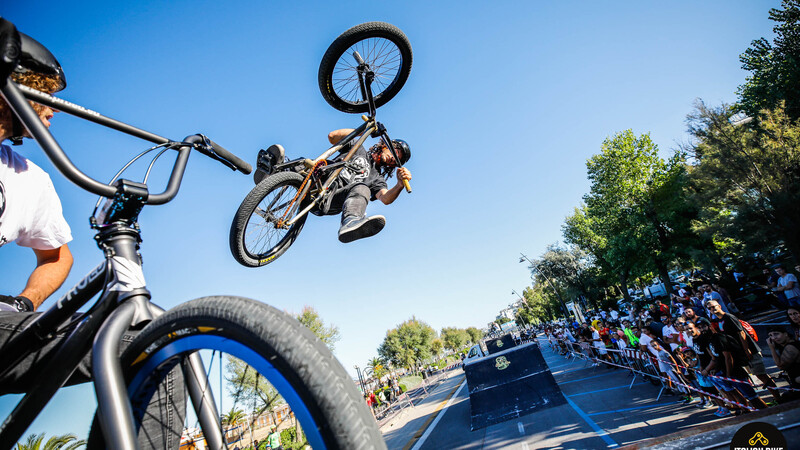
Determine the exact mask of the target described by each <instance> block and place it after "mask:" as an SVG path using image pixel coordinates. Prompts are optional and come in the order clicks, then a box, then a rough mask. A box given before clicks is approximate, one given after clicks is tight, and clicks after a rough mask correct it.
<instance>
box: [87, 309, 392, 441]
mask: <svg viewBox="0 0 800 450" xmlns="http://www.w3.org/2000/svg"><path fill="white" fill-rule="evenodd" d="M193 352H200V355H201V357H202V359H203V365H204V367H203V370H204V371H206V373H207V374H208V378H209V385H210V389H211V390H212V391H213V395H214V399H215V401H216V405H217V406H216V407H217V409H218V410H219V412H220V414H222V415H223V416H225V415H226V413H228V412H229V411H237V410H238V411H241V412H242V413H243V415H244V416H245V418H244V419H240V420H239V421H238V422H234V423H239V424H240V425H241V428H239V429H238V434H237V428H236V425H228V426H226V427H224V429H223V434H224V435H225V436H226V441H227V443H228V445H229V446H230V447H231V448H233V446H235V445H238V446H239V447H247V446H248V445H250V439H251V435H250V433H253V435H252V438H253V439H263V435H264V433H263V430H264V427H265V426H266V423H265V422H264V421H265V420H269V419H267V417H275V416H277V417H278V420H281V417H285V419H284V420H289V422H288V423H289V424H291V423H292V419H291V418H290V417H291V416H292V415H294V417H295V418H296V419H297V421H298V422H299V424H300V427H301V429H302V433H303V435H304V436H305V437H306V439H307V440H308V443H309V444H310V445H311V446H312V447H313V448H315V449H316V448H332V449H333V448H337V449H338V448H341V449H368V448H386V445H385V444H384V442H383V438H382V436H381V434H380V432H379V431H378V428H377V425H376V423H375V420H374V419H373V418H372V415H371V414H370V412H369V410H368V408H367V405H366V403H365V402H364V401H362V399H361V396H360V395H359V392H358V389H357V388H356V386H355V383H354V382H353V380H352V379H350V377H349V376H348V375H347V373H346V372H345V370H344V369H343V368H342V366H341V365H340V364H339V362H338V361H337V360H336V358H335V357H334V356H333V354H331V352H330V350H328V348H327V347H326V346H325V344H324V343H322V341H320V340H319V339H317V337H316V336H314V334H313V333H311V332H310V331H309V330H308V329H307V328H305V327H303V326H302V325H301V324H300V323H299V322H297V321H296V320H295V319H293V318H291V317H290V316H288V315H287V314H285V313H283V312H281V311H278V310H277V309H275V308H273V307H271V306H268V305H266V304H264V303H261V302H257V301H255V300H250V299H245V298H239V297H206V298H201V299H197V300H193V301H190V302H187V303H184V304H182V305H180V306H178V307H176V308H174V309H172V310H170V311H167V312H166V313H165V314H164V315H162V316H161V317H159V318H157V319H156V320H154V321H153V322H152V323H151V324H149V325H148V326H147V327H145V328H144V329H143V330H142V332H141V333H140V334H139V335H138V336H137V337H136V339H134V341H133V342H132V343H131V344H130V346H129V347H128V348H127V349H126V350H125V352H124V353H123V355H122V364H123V370H124V372H125V379H126V382H127V383H128V386H129V388H128V394H129V396H130V399H131V404H132V407H133V411H134V421H135V422H136V424H137V427H138V426H139V425H140V421H141V420H142V417H143V415H144V414H145V409H146V408H147V405H148V403H150V402H151V400H152V399H153V398H154V393H157V392H160V391H159V385H163V380H164V377H165V376H166V375H167V374H168V373H169V372H170V371H172V370H173V369H174V368H175V367H177V365H178V364H180V362H181V361H182V360H184V358H185V357H187V356H188V355H190V354H192V353H193ZM220 361H224V363H221V362H220ZM220 364H223V366H220ZM220 367H224V369H223V370H225V375H221V374H220V376H216V375H215V374H216V373H217V372H219V371H220ZM173 373H174V372H173ZM176 389H177V388H176ZM275 392H276V393H277V394H279V395H280V396H281V397H282V398H283V400H285V402H286V404H287V405H288V407H289V408H290V409H291V414H288V413H286V412H285V411H284V415H283V416H281V413H280V410H277V411H278V412H277V413H276V409H275V408H274V405H275V404H280V403H278V402H275V401H274V399H275V398H276V397H275V395H274V393H275ZM156 395H159V394H156ZM220 399H222V403H223V405H222V408H221V409H220V408H219V401H220ZM266 400H271V402H269V403H267V402H266ZM283 408H284V410H285V407H283ZM186 411H187V412H186V420H185V422H184V433H183V434H184V436H189V435H191V433H190V431H191V430H193V429H195V427H197V425H196V424H197V422H196V421H193V419H192V414H193V411H194V409H193V408H192V407H191V406H187V408H186ZM240 415H241V414H240ZM262 418H263V419H262ZM143 428H144V427H140V428H139V429H138V430H137V432H138V433H139V438H140V440H141V439H142V436H141V433H143V432H144V431H142V429H143ZM225 431H227V433H225ZM93 432H94V430H93ZM95 438H96V436H95ZM201 439H202V437H198V436H197V435H196V434H195V440H201Z"/></svg>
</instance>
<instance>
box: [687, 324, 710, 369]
mask: <svg viewBox="0 0 800 450" xmlns="http://www.w3.org/2000/svg"><path fill="white" fill-rule="evenodd" d="M709 342H711V333H710V332H709V333H702V334H700V336H697V337H696V338H694V339H692V348H693V349H694V352H695V353H697V359H698V361H700V367H699V369H700V370H703V369H705V368H706V367H708V365H709V364H710V363H711V354H710V353H709V352H708V344H709Z"/></svg>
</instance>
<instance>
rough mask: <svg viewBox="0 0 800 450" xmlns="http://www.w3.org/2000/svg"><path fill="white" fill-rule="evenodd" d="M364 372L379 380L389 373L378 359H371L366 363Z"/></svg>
mask: <svg viewBox="0 0 800 450" xmlns="http://www.w3.org/2000/svg"><path fill="white" fill-rule="evenodd" d="M364 372H365V373H366V374H367V375H372V376H373V377H375V378H376V379H378V380H380V379H381V378H383V376H384V375H386V374H387V373H389V369H388V368H387V367H386V363H385V362H384V361H383V360H381V359H380V358H372V359H370V360H369V361H368V362H367V367H366V369H365V370H364Z"/></svg>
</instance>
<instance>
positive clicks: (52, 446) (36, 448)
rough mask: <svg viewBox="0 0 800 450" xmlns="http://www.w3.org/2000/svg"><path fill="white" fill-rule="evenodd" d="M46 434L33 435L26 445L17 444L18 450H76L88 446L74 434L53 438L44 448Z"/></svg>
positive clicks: (29, 437)
mask: <svg viewBox="0 0 800 450" xmlns="http://www.w3.org/2000/svg"><path fill="white" fill-rule="evenodd" d="M44 436H45V434H44V433H42V434H31V435H29V436H28V438H27V439H26V441H25V443H24V444H20V443H17V447H16V450H76V449H78V448H81V447H84V446H86V441H85V440H78V437H77V436H76V435H74V434H63V435H60V436H51V437H50V439H48V440H47V442H45V443H44V446H42V442H43V441H44Z"/></svg>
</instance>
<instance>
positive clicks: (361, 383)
mask: <svg viewBox="0 0 800 450" xmlns="http://www.w3.org/2000/svg"><path fill="white" fill-rule="evenodd" d="M353 367H355V369H356V375H358V384H360V385H361V392H362V393H363V394H366V393H367V390H366V388H364V379H363V378H362V377H361V370H360V369H359V368H358V364H356V365H354V366H353Z"/></svg>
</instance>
